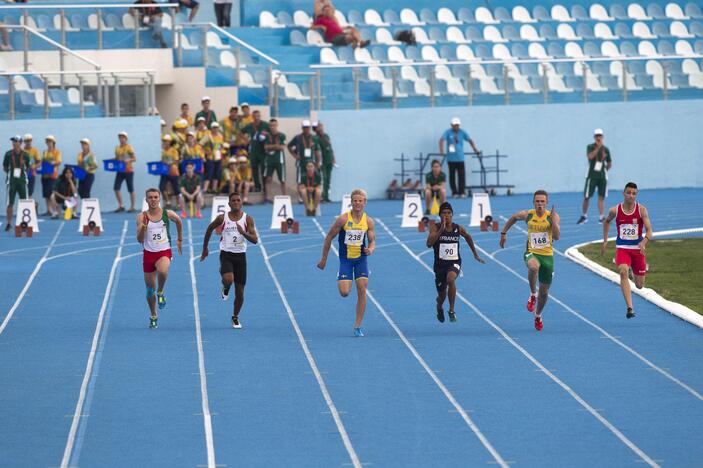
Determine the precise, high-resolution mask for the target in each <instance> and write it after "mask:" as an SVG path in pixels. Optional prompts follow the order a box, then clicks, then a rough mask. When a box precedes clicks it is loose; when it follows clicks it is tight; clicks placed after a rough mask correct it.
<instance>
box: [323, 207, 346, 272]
mask: <svg viewBox="0 0 703 468" xmlns="http://www.w3.org/2000/svg"><path fill="white" fill-rule="evenodd" d="M346 216H347V215H346V214H343V215H340V216H339V217H338V218H337V220H336V221H335V222H334V224H333V225H332V227H331V228H330V230H329V232H328V233H327V235H326V236H325V241H324V242H323V243H322V258H320V261H319V262H317V268H319V269H320V270H324V269H325V265H327V255H328V254H329V253H330V247H332V239H334V236H336V235H338V234H339V231H340V230H341V229H342V226H344V223H345V222H346Z"/></svg>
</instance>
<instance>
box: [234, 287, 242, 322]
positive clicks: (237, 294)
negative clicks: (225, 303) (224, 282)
mask: <svg viewBox="0 0 703 468" xmlns="http://www.w3.org/2000/svg"><path fill="white" fill-rule="evenodd" d="M243 305H244V285H243V284H241V283H234V312H232V316H233V317H239V311H240V310H242V306H243Z"/></svg>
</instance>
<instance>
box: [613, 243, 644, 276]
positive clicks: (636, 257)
mask: <svg viewBox="0 0 703 468" xmlns="http://www.w3.org/2000/svg"><path fill="white" fill-rule="evenodd" d="M615 264H616V265H627V266H629V267H632V273H633V274H634V275H636V276H644V275H646V274H647V260H646V258H645V256H644V254H643V253H642V252H640V249H617V248H616V249H615Z"/></svg>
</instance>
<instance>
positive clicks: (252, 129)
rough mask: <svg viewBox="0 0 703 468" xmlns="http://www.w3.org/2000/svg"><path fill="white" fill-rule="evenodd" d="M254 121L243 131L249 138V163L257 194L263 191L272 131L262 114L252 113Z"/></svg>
mask: <svg viewBox="0 0 703 468" xmlns="http://www.w3.org/2000/svg"><path fill="white" fill-rule="evenodd" d="M251 115H252V118H253V119H252V121H251V123H249V124H248V125H247V126H246V127H244V128H243V129H242V131H243V132H244V133H245V134H247V135H248V137H249V163H250V164H251V173H252V176H253V177H254V188H255V191H256V192H259V191H261V189H262V184H261V182H262V179H263V177H262V174H263V172H264V169H265V158H266V149H265V148H264V144H265V143H266V136H267V135H268V132H269V131H270V128H269V124H268V123H266V122H264V121H262V120H261V113H260V112H259V111H258V110H255V111H254V112H252V114H251Z"/></svg>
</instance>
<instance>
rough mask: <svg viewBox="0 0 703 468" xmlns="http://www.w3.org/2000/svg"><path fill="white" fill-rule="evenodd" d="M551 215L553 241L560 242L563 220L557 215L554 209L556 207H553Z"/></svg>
mask: <svg viewBox="0 0 703 468" xmlns="http://www.w3.org/2000/svg"><path fill="white" fill-rule="evenodd" d="M549 213H550V215H551V217H552V240H559V238H560V237H561V226H560V224H561V218H560V217H559V213H557V209H556V208H554V205H552V209H551V211H550V212H549Z"/></svg>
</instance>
